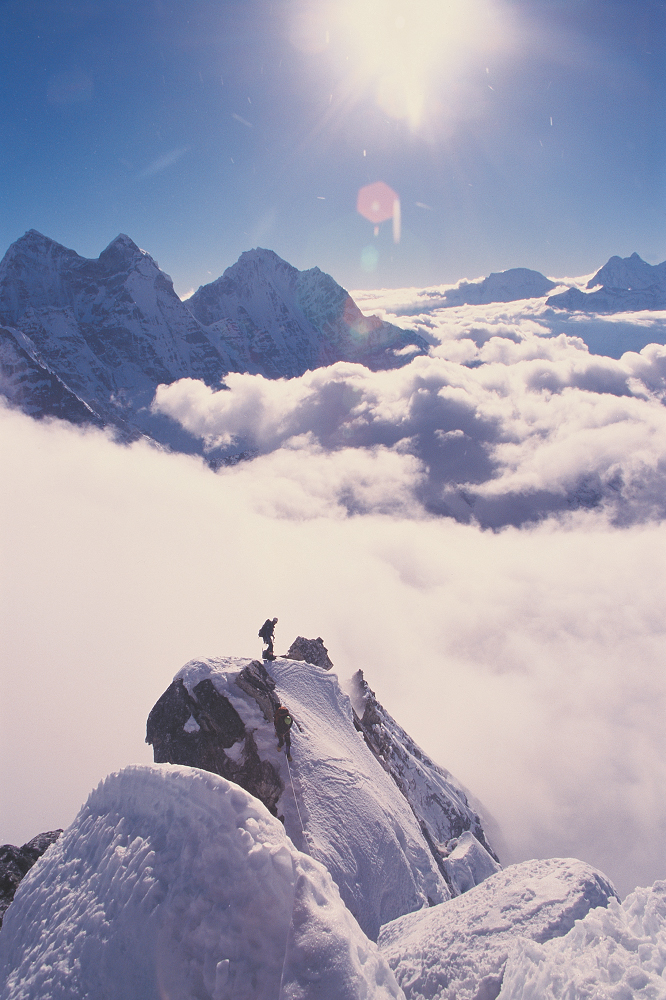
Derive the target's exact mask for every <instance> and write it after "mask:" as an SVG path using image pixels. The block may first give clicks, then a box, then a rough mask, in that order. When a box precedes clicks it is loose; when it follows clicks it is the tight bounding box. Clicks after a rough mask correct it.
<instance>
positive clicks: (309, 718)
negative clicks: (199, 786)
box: [174, 657, 471, 939]
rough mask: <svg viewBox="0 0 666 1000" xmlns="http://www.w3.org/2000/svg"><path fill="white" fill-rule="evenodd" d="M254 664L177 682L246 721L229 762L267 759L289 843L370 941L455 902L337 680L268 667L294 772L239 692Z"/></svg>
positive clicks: (235, 662) (235, 664)
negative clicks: (283, 712)
mask: <svg viewBox="0 0 666 1000" xmlns="http://www.w3.org/2000/svg"><path fill="white" fill-rule="evenodd" d="M251 663H252V661H249V660H241V659H234V658H231V657H220V658H215V659H208V660H203V661H197V660H194V661H192V662H190V663H189V664H186V665H185V666H184V667H183V668H182V669H181V670H180V671H179V672H178V673H177V674H176V676H175V678H174V681H175V682H176V683H177V682H178V681H179V680H181V679H182V680H183V682H184V684H185V687H186V689H187V691H188V692H189V693H190V694H191V695H194V694H195V689H196V688H197V686H198V685H199V684H201V682H202V681H206V680H210V681H212V683H213V685H214V687H215V690H216V691H217V692H218V693H219V694H221V695H223V696H224V697H225V698H226V699H227V700H228V702H229V703H230V704H231V706H232V707H233V709H234V710H235V712H237V713H238V716H240V719H241V720H242V723H243V724H244V726H245V730H246V735H245V736H243V737H242V738H240V739H238V740H237V741H236V742H234V744H233V745H232V746H231V747H229V748H228V749H227V750H226V751H225V753H226V754H227V755H228V756H231V757H232V758H233V759H234V760H241V759H242V758H243V756H244V755H247V754H249V753H251V754H253V755H254V754H255V753H258V756H259V758H260V759H261V761H265V762H268V763H269V764H270V765H271V767H272V768H274V769H275V771H276V772H277V774H278V775H279V780H280V782H281V785H282V788H283V791H282V794H281V795H280V797H279V799H278V800H277V805H276V808H277V813H278V815H280V816H283V817H284V823H285V829H286V831H287V833H288V835H289V836H290V838H291V839H292V840H293V842H294V843H295V844H296V846H297V847H298V848H299V849H300V850H302V851H304V852H306V853H307V854H310V855H311V856H312V857H313V858H316V859H317V861H320V862H321V863H322V864H324V865H325V866H326V868H327V869H328V871H329V872H330V873H331V875H332V876H333V879H334V880H335V882H336V883H337V885H338V887H339V889H340V894H341V896H342V899H343V900H344V902H345V903H346V905H347V906H348V907H349V909H350V910H351V912H352V913H353V914H354V916H355V917H356V919H357V920H358V922H359V924H360V925H361V927H362V928H363V930H364V931H365V933H366V934H367V935H368V937H370V938H373V939H376V937H377V934H378V933H379V928H380V926H381V925H382V924H383V923H386V921H388V920H392V919H393V918H394V917H397V916H399V915H401V914H403V913H409V912H411V911H413V910H417V909H420V908H421V907H424V906H428V904H429V902H432V903H438V902H441V901H442V900H445V899H448V898H449V895H450V893H449V889H448V887H447V883H446V880H445V878H444V875H443V873H442V871H441V869H440V867H439V866H438V864H437V861H436V859H435V857H434V855H433V853H432V851H431V850H430V847H429V845H428V843H427V841H426V839H425V838H424V836H423V833H422V831H421V828H420V824H419V822H418V820H417V818H416V816H415V815H414V812H413V810H412V808H411V806H410V803H409V802H408V800H407V799H406V798H405V796H404V795H403V794H402V793H401V791H400V789H399V788H398V786H397V785H396V783H395V781H394V780H393V779H392V778H391V776H390V774H389V773H387V771H386V770H385V769H384V768H383V767H382V766H381V764H380V763H379V762H378V761H377V759H376V758H375V756H374V755H373V753H372V752H371V751H370V749H369V748H368V746H367V744H366V742H365V740H364V738H363V735H362V733H361V732H359V730H358V729H357V727H356V725H355V723H354V713H353V709H352V705H351V702H350V700H349V698H348V697H347V695H346V694H345V693H344V692H343V691H342V689H341V688H340V685H339V683H338V679H337V676H336V675H335V674H334V673H332V672H330V671H326V670H323V669H322V668H321V667H317V666H314V665H313V664H310V663H304V662H303V661H297V660H287V659H283V658H281V657H279V658H278V659H277V660H275V661H273V662H272V663H268V662H267V663H266V664H265V666H266V668H267V670H268V671H269V672H270V674H271V676H272V677H273V678H274V680H275V683H276V688H275V694H276V695H277V697H278V699H279V700H280V701H282V702H283V703H284V704H285V705H286V706H287V707H288V708H289V710H290V712H291V713H292V715H293V717H294V719H295V722H296V724H295V726H294V727H293V728H292V755H293V762H292V764H291V767H289V765H288V762H287V760H286V758H285V756H284V754H283V753H280V752H279V751H278V749H277V741H276V737H275V731H274V729H273V725H272V722H268V721H267V720H266V717H265V713H264V710H263V709H262V707H261V706H260V705H259V704H258V703H257V701H256V700H255V699H254V698H253V697H252V695H250V694H248V693H247V691H246V690H242V689H241V688H240V687H239V686H238V684H237V683H236V681H237V679H238V677H239V675H240V673H241V671H242V670H243V668H244V667H246V666H247V665H248V664H251ZM195 711H196V709H195ZM185 724H186V725H187V723H185ZM195 724H196V720H195ZM193 741H194V740H193ZM181 762H182V758H181ZM470 812H471V811H470Z"/></svg>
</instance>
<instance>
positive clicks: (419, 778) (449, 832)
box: [351, 670, 500, 896]
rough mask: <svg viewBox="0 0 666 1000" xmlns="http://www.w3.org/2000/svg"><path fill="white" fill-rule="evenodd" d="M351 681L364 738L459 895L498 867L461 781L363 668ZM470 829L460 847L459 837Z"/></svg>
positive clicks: (445, 875) (452, 890)
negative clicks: (417, 737) (382, 697)
mask: <svg viewBox="0 0 666 1000" xmlns="http://www.w3.org/2000/svg"><path fill="white" fill-rule="evenodd" d="M351 683H352V697H353V703H354V706H355V709H356V711H357V713H358V716H359V725H360V728H361V731H362V732H363V735H364V736H365V739H366V742H367V744H368V746H369V748H370V750H371V751H372V752H373V754H374V755H375V756H376V758H377V759H378V760H379V762H380V763H381V765H382V767H384V768H385V770H386V771H387V772H388V774H390V775H391V777H392V778H393V780H394V781H395V783H396V785H397V786H398V788H399V789H400V791H401V792H402V794H403V795H404V796H405V798H406V799H407V801H408V802H409V804H410V806H411V808H412V810H413V812H414V815H415V817H416V819H417V821H418V823H419V826H420V827H421V830H422V832H423V836H424V837H425V839H426V841H427V843H428V844H429V845H430V848H431V850H432V852H433V854H434V856H435V859H436V861H437V863H438V864H439V867H440V870H441V871H442V874H443V875H444V878H445V879H446V882H447V884H448V886H449V889H450V891H451V894H452V895H454V896H457V895H458V894H459V893H460V892H464V891H466V890H467V889H469V888H470V887H471V885H476V884H477V882H480V881H482V880H483V879H484V878H487V877H488V875H490V874H492V873H493V872H495V871H498V870H499V868H500V865H499V864H498V858H497V855H496V854H495V852H494V851H493V849H492V847H491V846H490V844H489V843H488V841H487V840H486V835H485V833H484V831H483V827H482V825H481V820H480V819H479V816H478V815H477V813H476V812H475V811H474V810H473V809H472V808H471V807H470V804H469V802H468V799H467V795H466V793H465V790H464V789H463V787H462V785H461V784H460V783H459V782H458V781H456V779H455V778H454V777H453V775H452V774H450V772H449V771H447V770H445V768H443V767H440V766H439V764H435V763H434V761H432V760H430V758H429V757H428V756H427V755H426V754H424V753H423V751H422V750H421V748H420V747H418V746H417V745H416V743H414V741H413V740H412V738H411V737H410V736H409V735H408V734H407V733H406V732H405V731H404V729H402V727H401V726H399V725H398V723H397V722H396V721H395V719H393V718H392V717H391V716H390V715H389V713H388V712H387V711H386V709H385V708H383V707H382V705H380V704H379V702H378V701H377V699H376V697H375V693H374V691H372V690H371V689H370V687H369V686H368V684H367V682H366V681H365V680H364V678H363V672H362V671H361V670H359V671H358V672H357V673H356V674H355V675H354V677H353V678H352V682H351ZM466 832H467V839H466V840H465V841H464V842H462V843H461V845H460V847H459V843H458V838H459V837H460V836H461V834H465V833H466ZM470 838H471V840H470ZM454 851H455V852H456V853H455V856H454V854H451V852H454ZM449 854H451V857H448V855H449Z"/></svg>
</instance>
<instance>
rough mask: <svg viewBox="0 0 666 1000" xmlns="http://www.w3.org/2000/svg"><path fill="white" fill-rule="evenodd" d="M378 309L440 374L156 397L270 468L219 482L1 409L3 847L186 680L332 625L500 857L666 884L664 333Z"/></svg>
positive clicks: (141, 756)
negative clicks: (466, 799) (624, 347)
mask: <svg viewBox="0 0 666 1000" xmlns="http://www.w3.org/2000/svg"><path fill="white" fill-rule="evenodd" d="M373 296H374V298H372V297H371V296H370V295H369V294H368V296H367V302H370V301H372V305H373V308H374V309H376V308H377V307H381V308H382V309H383V310H384V314H385V315H386V317H387V318H393V317H396V316H399V319H398V320H397V321H398V322H400V323H401V325H403V326H409V325H412V326H416V327H418V329H419V331H420V332H427V334H428V337H429V339H430V341H431V343H432V344H433V347H432V351H431V356H430V357H427V358H416V359H415V360H414V361H413V362H412V363H411V364H409V365H407V366H406V367H404V368H402V369H397V370H394V371H389V372H377V373H372V372H369V371H367V370H366V369H363V368H361V367H359V366H356V365H349V364H337V365H333V366H331V367H330V368H327V369H320V370H319V371H316V372H309V373H306V374H305V375H304V376H302V378H299V379H293V380H290V381H273V382H271V381H268V380H265V379H263V378H261V377H260V376H249V375H233V376H229V377H228V378H227V380H226V384H227V387H228V388H227V390H226V391H219V392H213V391H212V390H210V389H208V388H206V387H205V386H203V385H202V384H200V383H197V382H194V381H191V380H185V381H182V382H179V383H176V384H174V385H172V386H169V387H162V388H161V389H160V390H159V392H158V394H157V397H156V401H155V406H156V407H157V408H159V409H160V410H161V411H162V412H164V413H167V414H169V415H170V416H172V417H174V418H176V419H178V420H179V421H180V422H181V423H182V424H183V425H184V426H185V427H187V428H188V430H190V431H192V432H193V433H195V434H198V435H199V436H201V437H202V438H203V439H204V440H205V441H206V442H207V445H208V446H209V447H210V448H220V447H222V448H228V449H232V450H233V449H236V450H238V451H245V452H246V453H248V454H251V455H252V456H253V457H252V458H250V459H248V460H245V461H241V462H239V463H238V464H236V465H233V466H228V467H224V468H222V469H220V470H219V471H218V472H217V473H214V472H213V471H211V469H210V468H209V467H208V466H207V465H206V464H205V462H203V461H202V460H200V459H196V458H192V457H185V456H182V455H170V454H166V453H165V452H163V451H160V450H158V449H157V448H154V447H152V446H150V445H149V444H147V443H145V442H139V443H136V444H134V445H132V446H123V445H119V444H117V443H115V442H114V441H113V440H112V439H111V437H110V436H108V435H106V434H104V433H101V432H98V431H84V430H80V429H76V428H73V427H71V426H69V425H65V424H61V423H59V422H57V421H52V422H47V421H42V422H36V421H33V420H31V419H30V418H28V417H25V416H23V415H21V414H19V413H17V412H15V411H12V410H9V409H2V410H0V460H1V462H2V468H3V479H4V489H3V499H2V550H3V551H2V561H3V573H2V586H3V593H2V600H1V606H2V614H3V616H4V617H3V621H2V623H1V627H2V631H3V636H4V646H5V656H4V662H3V691H4V692H5V694H4V697H3V701H2V712H3V724H2V737H1V740H2V743H1V747H0V749H1V752H2V759H3V769H2V775H1V778H0V793H1V801H2V810H1V813H2V826H1V828H0V841H2V842H7V841H9V842H13V843H22V842H24V841H25V840H27V839H29V838H30V837H32V836H34V835H35V834H36V833H38V832H40V831H41V830H45V829H51V828H53V827H55V826H63V825H66V824H68V823H69V822H70V821H71V819H72V818H73V816H74V814H75V812H76V810H77V809H78V807H79V805H80V804H81V803H82V802H83V800H84V799H85V797H86V795H87V793H88V791H89V790H90V788H91V787H92V786H93V785H95V784H96V783H97V782H98V781H99V780H100V778H102V777H103V776H104V775H105V774H106V773H108V772H109V771H111V770H113V769H115V768H118V767H120V766H123V765H124V764H127V763H130V762H136V761H139V762H140V761H145V760H149V759H150V751H149V748H148V747H147V746H145V744H144V743H143V737H144V733H145V720H146V717H147V714H148V711H149V710H150V708H151V707H152V705H153V703H154V702H155V700H156V699H157V697H159V695H160V694H161V693H162V691H163V690H164V689H165V688H166V687H167V686H168V684H169V682H170V680H171V677H172V675H173V674H174V673H175V672H176V670H177V669H178V668H179V667H180V666H181V665H182V664H183V663H184V662H186V661H187V660H189V659H191V658H192V657H194V656H201V655H203V656H206V655H217V654H225V655H240V656H243V655H247V656H256V655H258V654H259V651H260V647H261V644H260V640H259V639H258V638H257V635H256V633H257V629H258V627H259V625H260V624H261V622H263V620H264V619H265V618H266V617H268V616H271V617H272V616H274V615H277V616H278V617H279V623H278V628H277V636H278V638H277V651H278V652H283V651H284V650H286V648H287V647H288V645H289V644H290V643H291V641H292V640H293V638H294V637H295V636H296V635H297V634H300V635H305V636H308V637H315V636H318V635H321V636H322V637H323V638H324V641H325V643H326V645H327V646H328V648H329V651H330V654H331V657H332V659H333V661H334V663H335V668H336V670H337V671H338V673H339V674H340V675H341V676H342V677H344V676H348V675H350V674H351V673H352V672H353V671H354V670H356V669H358V668H359V667H361V668H362V669H363V670H364V672H365V675H366V678H367V680H368V682H369V684H370V686H371V687H372V688H373V689H374V690H375V691H376V693H377V695H378V697H379V699H380V701H382V702H383V703H384V704H385V706H386V707H387V709H388V710H389V711H390V712H391V713H392V714H393V715H394V716H395V717H396V718H397V719H398V720H399V722H400V723H401V724H402V725H403V726H404V727H405V728H406V729H407V730H408V732H410V733H411V735H412V736H413V737H414V738H415V739H416V740H417V741H418V742H419V743H420V744H421V745H422V746H423V748H424V749H425V750H426V751H427V752H428V753H430V754H431V755H432V756H433V757H434V758H435V759H436V760H437V761H438V762H439V763H441V764H443V765H444V766H445V767H447V768H449V769H450V770H451V771H452V772H453V773H454V774H455V775H456V776H457V777H458V778H459V779H460V780H462V781H463V782H464V783H465V784H466V785H467V787H468V788H469V789H470V790H471V792H472V793H473V794H474V795H475V796H476V797H478V798H479V799H480V800H481V802H482V804H483V806H484V807H485V809H486V810H487V812H488V813H489V815H490V816H492V817H494V819H495V820H496V821H497V823H498V824H499V827H500V829H501V839H500V841H499V845H498V849H499V851H500V855H501V860H502V861H503V862H504V863H508V862H511V861H516V860H521V859H525V858H530V857H555V856H575V857H579V858H581V859H582V860H584V861H587V862H589V863H591V864H594V865H596V866H598V867H600V868H601V869H602V870H603V871H604V872H605V873H606V874H607V875H608V876H609V877H610V878H611V879H613V880H614V881H615V883H616V884H617V886H618V889H619V890H620V891H621V892H622V893H623V894H624V893H626V892H628V891H630V890H631V889H633V888H634V887H635V886H636V885H637V884H641V885H646V884H649V883H651V882H652V881H654V880H655V879H656V878H663V877H665V876H666V858H665V856H664V851H663V843H664V830H665V828H666V795H665V794H664V792H665V791H666V773H665V772H666V767H665V764H666V746H665V743H666V738H665V736H664V726H663V718H664V709H665V707H666V704H665V703H666V674H664V671H663V657H664V638H665V632H666V625H665V623H666V586H665V584H666V560H665V559H664V542H665V540H666V523H665V522H664V503H665V501H664V495H665V492H664V485H665V484H664V475H665V470H666V423H665V421H666V416H665V415H666V410H664V393H665V391H666V381H665V378H666V348H665V347H664V346H661V344H651V345H649V346H644V345H645V344H647V343H648V342H649V340H650V337H652V338H653V339H661V340H662V341H663V340H664V339H666V338H664V336H663V333H664V322H665V319H664V317H663V316H662V315H660V314H650V315H648V316H645V315H643V314H641V315H639V316H637V317H634V319H635V320H636V322H635V323H634V324H633V325H632V327H631V331H632V332H631V337H633V340H631V339H629V342H628V346H629V347H631V348H632V350H630V351H629V352H625V353H621V352H618V351H616V350H615V349H614V353H616V354H618V353H619V356H618V357H610V356H603V355H601V354H592V353H590V352H589V350H588V346H587V344H586V342H585V340H584V339H582V337H583V334H584V333H585V331H586V330H587V331H588V334H589V336H588V339H591V338H592V336H594V337H597V338H602V337H603V333H604V330H605V331H607V332H608V336H609V341H611V342H612V341H613V337H615V338H616V340H617V339H618V338H620V333H618V330H620V332H621V330H622V329H623V328H622V324H624V323H628V321H627V319H626V317H620V318H613V317H608V318H605V319H603V320H601V319H599V318H596V319H592V318H588V319H584V318H583V319H581V320H580V321H578V323H577V322H576V320H574V319H571V320H569V319H564V318H562V314H553V311H552V310H550V311H548V310H546V309H545V308H544V307H543V305H542V304H541V303H536V304H535V303H534V302H533V303H525V302H523V303H508V304H502V305H501V306H500V307H497V306H494V307H491V306H479V307H462V308H460V309H443V308H441V305H436V306H433V307H432V308H424V306H423V296H422V295H421V297H419V295H418V294H417V293H416V292H413V294H412V292H410V291H409V290H408V292H407V293H403V294H402V295H400V294H398V293H390V294H389V293H385V294H384V295H383V296H380V295H379V293H373ZM359 298H361V299H362V297H360V296H359ZM433 301H436V300H435V299H433ZM360 304H361V307H362V308H364V309H367V303H366V302H364V301H361V302H360ZM553 316H554V318H552V321H551V319H550V318H549V317H553ZM558 323H559V324H560V326H562V325H564V324H565V323H566V324H568V326H567V329H566V330H563V329H561V328H560V327H558V325H557V324H558ZM618 324H619V326H618ZM590 331H591V332H590ZM628 338H629V334H627V337H625V341H627V339H628ZM641 338H642V340H643V342H642V343H641ZM620 339H621V338H620ZM295 752H296V753H297V747H296V746H295ZM491 839H492V829H491ZM502 841H503V842H502Z"/></svg>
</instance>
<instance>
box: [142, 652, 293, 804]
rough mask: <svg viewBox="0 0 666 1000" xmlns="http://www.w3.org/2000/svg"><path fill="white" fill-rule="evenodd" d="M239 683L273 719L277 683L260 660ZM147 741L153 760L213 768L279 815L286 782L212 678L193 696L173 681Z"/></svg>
mask: <svg viewBox="0 0 666 1000" xmlns="http://www.w3.org/2000/svg"><path fill="white" fill-rule="evenodd" d="M237 684H238V686H239V687H240V688H241V690H243V691H245V692H246V693H247V694H249V695H251V696H252V698H254V700H255V701H256V702H257V704H258V705H259V707H260V708H261V710H262V712H263V713H264V717H265V719H266V721H268V722H272V719H273V712H274V710H275V708H277V706H278V704H279V702H278V699H277V697H276V695H275V694H274V689H275V682H274V681H273V679H272V678H271V677H270V676H269V675H268V674H267V672H266V669H265V667H264V666H263V664H262V663H260V662H259V661H258V660H254V661H252V663H250V664H249V666H247V667H245V668H244V669H243V670H242V671H241V673H240V675H239V677H238V679H237ZM146 743H150V744H152V747H153V754H154V759H155V763H156V764H161V763H169V764H187V765H189V766H190V767H200V768H202V769H203V770H204V771H212V773H213V774H219V775H221V776H222V777H223V778H227V779H228V780H229V781H234V782H235V783H236V784H237V785H240V786H241V788H245V789H246V790H247V791H248V792H251V794H252V795H256V797H257V798H258V799H260V800H261V801H262V802H263V803H264V805H265V806H266V808H267V809H269V810H270V811H271V812H272V813H273V815H276V814H277V809H276V803H277V801H278V799H279V798H280V795H281V794H282V791H283V789H284V783H283V781H282V779H281V778H280V775H279V774H278V772H277V771H276V769H275V768H274V767H273V765H272V764H271V763H270V762H269V761H267V760H260V758H259V753H258V751H257V745H256V742H255V740H254V736H253V734H252V732H251V731H250V730H248V729H246V727H245V724H244V722H243V720H242V719H241V717H240V715H239V714H238V712H237V711H236V709H235V708H234V707H233V705H232V704H231V702H230V701H229V699H228V698H225V696H224V695H222V694H220V693H219V691H217V690H216V689H215V687H214V686H213V683H212V681H211V680H209V679H206V680H203V681H201V682H200V683H199V684H197V685H196V687H195V688H194V689H193V691H192V693H191V694H190V693H189V692H188V691H187V689H186V687H185V685H184V684H183V681H182V679H179V680H177V681H174V682H173V683H172V684H171V685H170V686H169V687H168V688H167V690H166V691H165V692H164V694H163V695H162V697H161V698H160V699H159V700H158V701H157V703H156V704H155V706H154V707H153V709H152V711H151V712H150V715H149V716H148V723H147V727H146ZM232 748H233V751H232ZM225 750H229V751H231V752H230V753H225Z"/></svg>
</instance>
